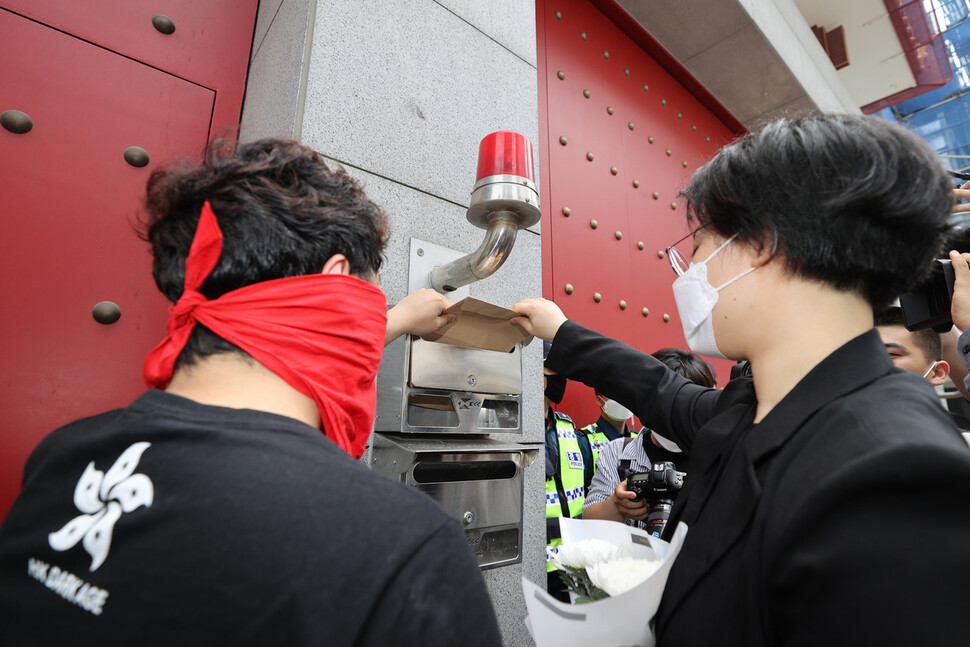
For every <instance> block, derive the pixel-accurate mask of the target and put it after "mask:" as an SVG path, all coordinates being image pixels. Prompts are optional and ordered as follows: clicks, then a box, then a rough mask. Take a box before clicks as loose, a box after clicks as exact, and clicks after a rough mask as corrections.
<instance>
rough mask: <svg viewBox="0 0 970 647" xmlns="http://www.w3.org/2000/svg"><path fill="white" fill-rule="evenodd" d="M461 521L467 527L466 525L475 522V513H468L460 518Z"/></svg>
mask: <svg viewBox="0 0 970 647" xmlns="http://www.w3.org/2000/svg"><path fill="white" fill-rule="evenodd" d="M461 520H462V522H463V523H464V524H465V525H466V526H467V525H468V524H470V523H471V522H472V521H474V520H475V513H474V512H471V511H468V512H466V513H465V514H463V515H462V516H461Z"/></svg>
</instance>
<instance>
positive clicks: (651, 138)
mask: <svg viewBox="0 0 970 647" xmlns="http://www.w3.org/2000/svg"><path fill="white" fill-rule="evenodd" d="M647 141H648V142H650V143H651V144H652V143H653V135H650V136H649V137H647Z"/></svg>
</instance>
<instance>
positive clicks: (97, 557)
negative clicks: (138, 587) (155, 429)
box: [47, 442, 155, 572]
mask: <svg viewBox="0 0 970 647" xmlns="http://www.w3.org/2000/svg"><path fill="white" fill-rule="evenodd" d="M151 446H152V444H151V443H145V442H141V443H135V444H134V445H132V446H131V447H129V448H128V449H126V450H125V451H124V452H122V453H121V456H119V457H118V460H116V461H115V463H114V465H112V466H111V468H110V469H108V471H107V472H102V471H100V470H98V469H95V467H94V461H91V462H90V463H88V466H87V468H86V469H85V470H84V474H82V475H81V480H80V481H78V483H77V487H76V488H74V505H76V506H77V509H78V510H80V511H81V512H82V513H84V514H82V515H80V516H79V517H75V518H74V519H71V520H70V521H68V522H67V524H66V525H65V526H64V527H63V528H61V529H60V530H58V531H57V532H52V533H50V534H49V535H48V536H47V540H48V541H49V542H50V545H51V548H53V549H54V550H57V551H65V550H68V549H70V548H74V546H76V545H77V543H78V542H79V541H80V542H81V544H82V545H83V546H84V550H86V551H88V554H89V555H91V571H92V572H93V571H95V570H97V568H98V567H99V566H101V564H103V563H104V560H105V559H107V558H108V550H109V549H110V548H111V536H112V534H113V533H114V527H115V523H116V522H117V521H118V519H120V518H121V513H122V512H131V511H132V510H136V509H137V508H139V507H141V506H145V507H146V508H147V507H149V506H151V504H152V501H154V499H155V486H154V485H152V481H151V479H150V478H148V477H147V476H145V475H144V474H135V473H134V472H135V468H137V467H138V461H140V460H141V455H142V454H143V453H144V452H145V450H146V449H148V448H149V447H151Z"/></svg>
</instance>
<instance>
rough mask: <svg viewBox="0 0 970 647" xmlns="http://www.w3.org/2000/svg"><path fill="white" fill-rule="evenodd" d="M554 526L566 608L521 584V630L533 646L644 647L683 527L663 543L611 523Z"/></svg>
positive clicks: (542, 591)
mask: <svg viewBox="0 0 970 647" xmlns="http://www.w3.org/2000/svg"><path fill="white" fill-rule="evenodd" d="M559 525H560V528H561V529H562V545H561V546H559V548H558V552H557V555H556V557H555V559H554V562H555V565H556V567H557V568H558V569H559V575H560V576H561V577H562V578H563V580H564V581H565V583H566V587H567V589H568V590H569V591H570V594H571V595H570V597H571V598H572V601H573V604H567V603H564V602H560V601H559V600H556V599H555V598H553V597H552V596H550V595H549V594H548V593H546V591H545V587H538V586H536V585H535V584H533V583H532V582H529V581H528V580H526V579H525V578H523V580H522V589H523V592H524V593H525V600H526V607H527V608H528V610H529V616H528V617H527V618H526V626H527V627H528V628H529V631H530V632H531V633H532V637H533V638H534V639H535V641H536V645H537V647H545V646H546V645H550V646H554V647H569V646H571V645H576V646H577V647H578V646H581V645H594V644H604V645H605V644H615V645H637V646H639V647H651V646H652V645H653V644H654V642H655V640H654V636H653V632H652V630H651V626H650V621H651V620H652V619H653V616H654V615H655V614H656V612H657V607H659V606H660V598H661V596H662V595H663V589H664V585H665V584H666V582H667V574H668V573H669V572H670V567H671V566H672V564H673V561H674V559H675V558H676V557H677V554H678V553H679V552H680V546H681V544H682V543H683V540H684V536H685V535H686V534H687V526H685V525H684V524H680V525H679V526H678V527H677V529H676V531H675V532H674V536H673V538H672V539H671V542H670V543H669V544H668V543H667V542H665V541H662V540H660V539H657V538H656V537H651V536H650V535H649V534H648V533H646V532H645V531H643V530H639V529H637V528H633V527H630V526H626V525H624V524H620V523H616V522H614V521H598V520H584V519H565V518H563V519H560V520H559Z"/></svg>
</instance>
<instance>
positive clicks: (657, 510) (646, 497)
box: [626, 461, 686, 537]
mask: <svg viewBox="0 0 970 647" xmlns="http://www.w3.org/2000/svg"><path fill="white" fill-rule="evenodd" d="M685 476H686V473H685V472H678V471H677V466H676V465H674V464H673V463H672V462H670V461H665V462H663V463H654V464H653V467H652V469H651V470H650V471H649V472H633V471H630V472H628V473H627V474H626V489H627V490H629V491H631V492H634V493H636V495H637V498H635V499H634V501H646V502H647V505H649V506H650V514H649V515H648V516H647V521H646V523H647V532H649V533H650V534H651V535H653V536H654V537H660V536H661V535H663V531H664V528H665V527H666V526H667V520H668V519H669V518H670V510H671V509H672V508H673V507H674V499H676V498H677V494H678V493H679V492H680V490H681V488H683V487H684V477H685Z"/></svg>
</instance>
